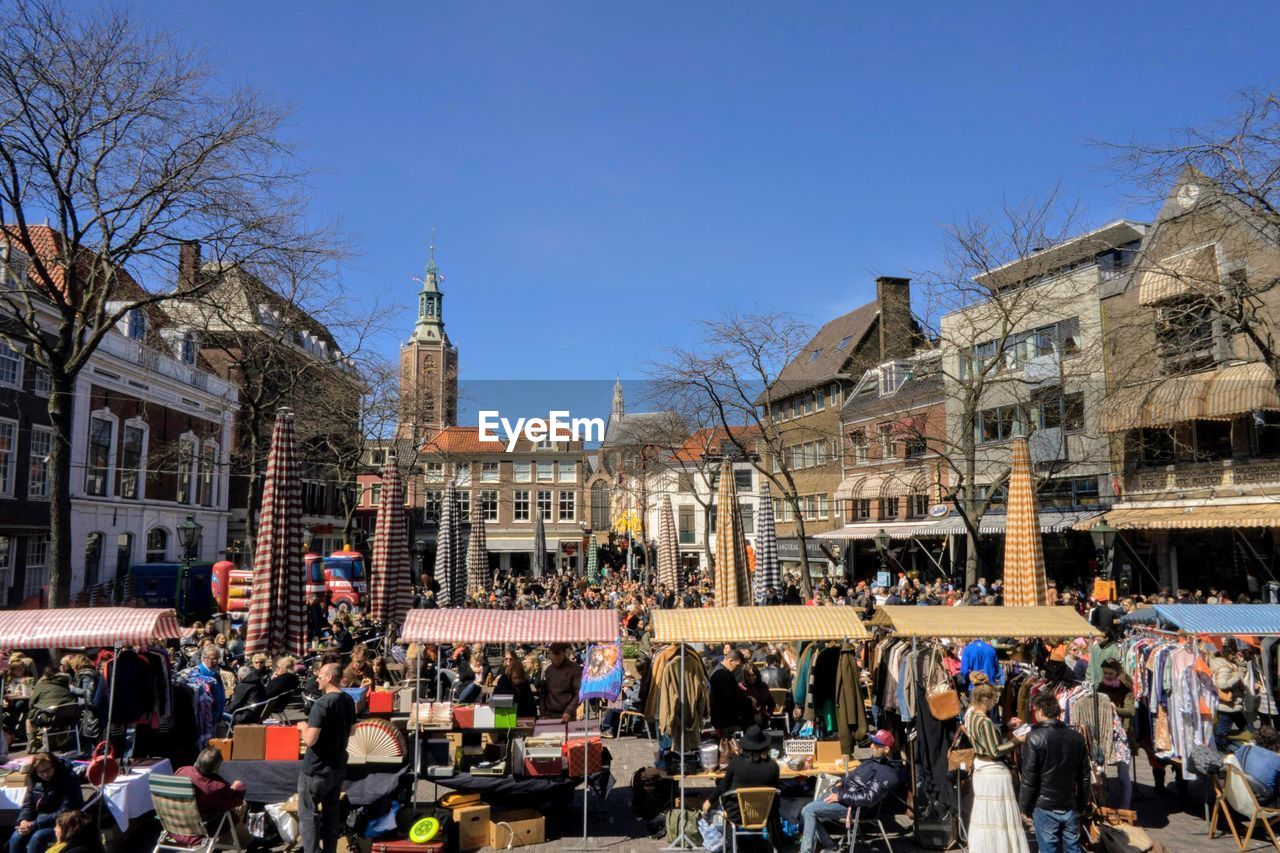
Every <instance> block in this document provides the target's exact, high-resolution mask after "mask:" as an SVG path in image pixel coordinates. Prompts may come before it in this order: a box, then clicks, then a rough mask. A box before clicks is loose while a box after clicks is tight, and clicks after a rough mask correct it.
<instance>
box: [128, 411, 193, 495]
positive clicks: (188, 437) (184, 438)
mask: <svg viewBox="0 0 1280 853" xmlns="http://www.w3.org/2000/svg"><path fill="white" fill-rule="evenodd" d="M184 444H185V445H189V446H190V447H191V457H190V459H189V460H188V462H187V471H186V474H187V477H188V478H189V479H188V480H187V494H186V499H185V500H182V499H177V498H175V503H178V504H181V505H182V506H195V502H196V478H197V477H198V476H199V473H200V467H199V463H200V439H199V438H197V437H196V434H195V433H194V432H191V431H189V430H188V431H187V432H184V433H183V434H182V435H180V436H178V461H177V469H178V484H179V485H181V483H182V474H183V471H182V446H183V445H184ZM111 467H112V469H113V470H114V469H115V462H114V460H113V461H112V466H111Z"/></svg>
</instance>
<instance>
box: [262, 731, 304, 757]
mask: <svg viewBox="0 0 1280 853" xmlns="http://www.w3.org/2000/svg"><path fill="white" fill-rule="evenodd" d="M301 746H302V736H301V734H300V733H299V732H298V729H297V728H296V727H294V726H267V741H266V748H265V750H264V755H263V757H264V758H266V759H267V761H297V760H298V756H299V755H300V754H301V750H300V747H301Z"/></svg>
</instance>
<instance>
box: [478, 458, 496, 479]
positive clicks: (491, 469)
mask: <svg viewBox="0 0 1280 853" xmlns="http://www.w3.org/2000/svg"><path fill="white" fill-rule="evenodd" d="M480 482H482V483H496V482H498V463H497V462H481V463H480Z"/></svg>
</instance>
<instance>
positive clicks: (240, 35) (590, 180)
mask: <svg viewBox="0 0 1280 853" xmlns="http://www.w3.org/2000/svg"><path fill="white" fill-rule="evenodd" d="M133 8H135V9H137V12H138V15H139V16H140V17H141V18H143V19H144V20H146V21H148V22H153V23H154V24H155V25H157V26H160V27H165V28H172V29H175V30H176V31H177V32H178V33H179V36H180V38H181V39H182V40H183V41H185V42H188V43H191V44H203V46H204V47H205V49H206V50H207V55H208V57H209V59H210V60H211V61H213V62H214V63H215V64H218V65H219V66H221V68H222V72H223V76H224V77H225V78H227V79H228V80H233V81H235V80H242V81H246V82H250V83H253V84H254V85H256V86H258V87H260V88H262V89H263V90H264V91H265V92H266V93H268V94H269V95H272V96H274V97H276V98H278V99H280V100H283V101H286V102H288V103H290V104H292V105H293V107H294V110H295V112H294V117H293V119H292V122H291V125H290V133H291V135H292V136H293V137H294V138H295V139H297V140H298V141H299V142H300V143H301V144H302V146H303V148H304V151H305V155H306V158H307V161H308V162H309V163H310V164H312V165H313V166H314V168H315V169H316V170H317V171H318V174H317V175H316V176H315V178H314V179H313V188H314V195H315V203H316V209H317V213H318V215H321V216H336V217H338V218H339V219H340V220H341V222H342V224H343V226H344V227H345V228H346V229H347V230H348V231H349V233H350V234H351V235H352V236H353V237H354V239H355V241H356V242H357V244H358V245H359V247H360V250H361V255H360V257H358V258H355V259H353V260H352V262H351V263H350V264H349V265H348V267H347V269H346V272H345V278H346V281H347V285H348V286H349V287H350V288H351V290H352V291H353V293H355V294H359V295H357V296H356V298H355V303H356V304H354V305H353V308H355V309H358V308H359V307H360V300H362V299H372V298H374V296H375V295H376V296H379V297H381V298H382V299H385V300H393V301H395V302H396V303H397V304H398V305H400V306H402V310H401V314H402V320H401V321H400V323H399V327H398V328H397V329H396V330H395V331H394V332H389V333H388V334H387V335H386V336H385V338H384V339H383V340H382V341H380V344H381V347H382V348H383V349H384V350H385V351H386V353H387V354H388V355H393V354H394V353H395V351H396V347H397V344H398V341H399V340H400V339H402V338H403V337H405V336H407V335H408V332H409V330H410V329H411V327H412V323H413V313H414V310H415V299H414V293H415V291H416V287H417V285H416V284H415V283H414V282H413V281H412V280H411V279H412V277H414V276H416V275H419V274H420V272H421V269H422V266H423V264H424V262H425V261H426V254H427V244H428V242H429V239H430V234H431V228H432V227H433V226H434V227H435V228H436V229H437V238H436V245H437V248H436V257H437V259H438V262H439V264H440V267H441V270H442V271H443V272H444V274H445V276H446V281H445V284H444V290H445V292H446V299H445V319H446V322H447V328H448V331H449V334H450V336H451V337H452V338H453V340H454V341H455V342H456V343H458V345H459V346H460V348H461V359H462V371H463V376H464V378H467V379H472V380H475V379H482V380H500V379H512V378H541V379H579V378H581V379H608V380H612V378H613V376H614V375H615V374H621V375H622V376H624V377H628V376H637V375H640V374H641V373H642V372H643V366H644V364H645V363H646V362H647V361H649V360H651V359H653V358H655V357H657V356H660V355H661V353H662V351H663V349H664V348H665V347H668V346H672V345H680V344H681V343H684V342H687V341H688V339H689V338H690V336H691V335H692V334H694V332H695V328H694V324H693V322H692V321H693V320H694V319H696V318H705V317H712V316H716V315H717V314H719V313H720V312H722V311H723V310H724V309H725V308H726V307H729V306H734V305H736V306H739V307H753V306H757V305H758V306H760V307H761V308H765V309H770V310H772V309H787V310H791V311H794V312H796V313H798V314H800V315H802V316H803V317H804V318H805V319H807V320H808V321H810V322H813V323H820V322H822V321H824V320H826V319H829V318H830V317H832V316H834V315H836V314H838V313H841V312H844V311H847V310H850V309H851V308H853V307H856V306H857V305H859V304H861V303H863V302H865V301H867V299H868V298H869V295H870V293H871V282H872V279H873V278H874V277H875V276H876V275H881V274H896V275H912V274H919V273H922V272H924V271H927V270H930V269H935V268H936V267H937V265H938V260H937V259H938V256H939V250H940V244H941V234H940V226H941V225H943V224H945V223H947V222H950V221H952V220H953V219H955V218H957V217H961V216H963V215H964V214H965V213H966V212H967V211H973V212H976V213H979V214H984V213H990V212H992V211H993V210H996V209H998V208H999V206H1000V205H1001V202H1002V199H1004V198H1010V199H1022V198H1025V197H1027V196H1038V195H1043V194H1045V193H1046V192H1047V191H1049V190H1052V189H1053V188H1054V187H1055V186H1057V185H1061V187H1062V189H1063V192H1064V193H1065V194H1066V195H1068V196H1070V197H1073V198H1074V197H1078V198H1079V199H1080V201H1081V202H1082V204H1083V208H1084V211H1085V216H1086V218H1087V220H1088V222H1089V224H1091V225H1097V224H1101V223H1103V222H1106V221H1109V220H1112V219H1115V218H1119V217H1121V216H1129V217H1135V218H1143V217H1146V216H1148V215H1149V214H1150V210H1149V208H1148V207H1147V206H1145V205H1144V204H1142V203H1141V202H1139V201H1137V200H1135V199H1133V198H1130V197H1129V193H1130V191H1131V190H1130V188H1129V187H1127V186H1125V185H1124V184H1123V183H1120V182H1118V181H1117V179H1116V177H1115V176H1114V174H1113V173H1111V172H1110V171H1108V170H1107V168H1106V165H1107V155H1106V153H1105V152H1103V151H1101V150H1099V149H1098V148H1096V147H1093V146H1091V145H1090V143H1091V142H1092V141H1094V140H1108V141H1116V142H1124V141H1127V140H1130V139H1134V138H1141V139H1152V138H1158V137H1160V136H1161V135H1162V134H1163V133H1164V132H1165V131H1166V130H1167V129H1169V128H1172V127H1178V126H1183V125H1188V124H1202V123H1204V122H1206V121H1208V120H1210V119H1214V118H1218V117H1221V116H1223V115H1225V114H1226V113H1228V112H1229V111H1230V99H1231V97H1232V95H1233V93H1235V92H1236V91H1238V90H1239V89H1241V88H1244V87H1249V86H1266V85H1269V84H1275V83H1276V82H1277V79H1278V78H1280V62H1278V56H1280V54H1278V53H1277V50H1276V45H1277V35H1280V33H1278V30H1280V27H1278V26H1277V25H1278V24H1280V11H1277V9H1278V7H1277V6H1276V4H1275V2H1274V0H1268V2H1240V3H1232V4H1228V5H1226V6H1222V7H1218V8H1215V7H1213V6H1211V5H1209V4H1205V3H1203V2H1177V0H1166V2H1163V3H1159V4H1139V3H1117V2H1106V3H1075V4H1069V5H1063V4H1045V3H1027V2H1016V3H1015V2H1007V3H970V4H943V3H903V2H898V3H883V4H871V3H849V2H841V3H819V2H806V3H756V2H698V3H687V2H682V3H667V2H656V3H655V2H650V3H628V4H623V3H599V2H591V3H587V2H582V3H559V2H537V3H531V2H510V3H505V2H487V3H447V4H446V3H443V2H432V3H425V2H412V3H409V2H404V3H390V2H378V3H367V4H352V3H332V2H323V1H322V0H310V2H282V0H281V1H279V2H278V0H271V2H263V0H257V2H253V3H247V2H239V0H225V2H221V3H172V2H161V0H143V2H139V3H136V4H134V5H133ZM603 387H605V388H607V385H606V386H603ZM607 407H608V398H607V392H606V394H605V398H604V399H603V400H601V401H600V408H601V410H602V411H604V412H607ZM575 414H576V413H575Z"/></svg>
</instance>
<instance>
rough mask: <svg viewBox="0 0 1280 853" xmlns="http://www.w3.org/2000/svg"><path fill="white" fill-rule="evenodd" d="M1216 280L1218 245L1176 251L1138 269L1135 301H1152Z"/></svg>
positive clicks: (1176, 296)
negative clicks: (1146, 266) (1147, 267)
mask: <svg viewBox="0 0 1280 853" xmlns="http://www.w3.org/2000/svg"><path fill="white" fill-rule="evenodd" d="M1217 282H1218V253H1217V245H1216V244H1214V245H1210V246H1201V247H1200V248H1198V249H1190V250H1188V251H1185V252H1179V253H1178V254H1176V255H1172V256H1171V257H1168V258H1165V259H1164V260H1162V261H1159V262H1157V263H1154V264H1152V265H1151V267H1150V269H1144V270H1142V271H1141V272H1139V273H1138V302H1140V303H1141V304H1143V305H1155V304H1157V303H1159V302H1166V301H1168V300H1170V299H1176V298H1178V297H1179V296H1184V295H1186V294H1188V293H1195V292H1197V291H1201V292H1203V288H1205V287H1206V286H1209V285H1216V284H1217Z"/></svg>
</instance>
